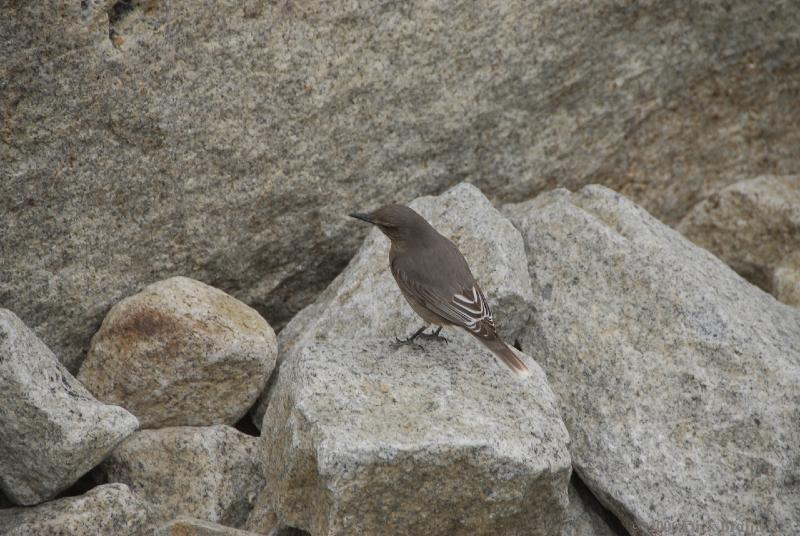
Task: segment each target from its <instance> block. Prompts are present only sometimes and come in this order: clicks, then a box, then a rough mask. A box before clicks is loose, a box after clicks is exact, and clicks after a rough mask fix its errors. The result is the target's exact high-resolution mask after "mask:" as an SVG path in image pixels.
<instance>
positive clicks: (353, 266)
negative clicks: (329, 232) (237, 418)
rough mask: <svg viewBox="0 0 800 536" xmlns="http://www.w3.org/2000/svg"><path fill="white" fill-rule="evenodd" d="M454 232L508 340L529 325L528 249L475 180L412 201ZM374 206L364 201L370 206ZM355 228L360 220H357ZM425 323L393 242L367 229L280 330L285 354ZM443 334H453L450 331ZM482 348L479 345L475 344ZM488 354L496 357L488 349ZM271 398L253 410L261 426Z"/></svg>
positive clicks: (387, 335) (394, 333)
mask: <svg viewBox="0 0 800 536" xmlns="http://www.w3.org/2000/svg"><path fill="white" fill-rule="evenodd" d="M409 206H410V207H412V208H413V209H414V210H416V211H418V212H419V213H420V214H421V215H422V216H424V217H425V218H426V219H427V220H428V221H429V222H430V223H431V224H432V225H433V226H434V227H436V229H437V230H438V231H439V232H440V233H442V234H444V235H445V236H447V237H448V238H450V239H451V240H452V241H453V242H454V243H455V244H456V245H457V246H458V247H459V249H460V250H461V252H462V253H463V254H464V256H465V257H466V259H467V261H468V263H469V265H470V268H471V269H472V273H473V274H474V275H475V277H476V279H477V280H478V281H479V282H480V284H481V286H482V287H483V290H484V293H485V294H486V297H487V299H488V300H489V304H490V305H491V307H492V311H493V313H494V317H495V322H496V323H497V325H498V330H499V332H500V333H501V334H502V335H503V336H504V337H505V338H506V339H507V340H508V341H509V342H512V343H513V342H514V340H515V339H516V338H517V337H519V334H520V330H521V329H523V327H524V326H526V325H527V318H528V315H529V311H530V306H531V303H532V302H531V284H530V277H529V276H528V271H527V269H526V266H527V260H526V258H525V248H524V245H523V243H522V238H521V237H520V234H519V231H517V230H516V229H514V227H513V226H512V225H511V223H509V222H508V220H506V219H505V218H504V217H503V216H502V215H501V214H500V213H499V212H498V211H497V210H495V208H494V207H493V206H492V204H491V203H490V202H489V200H488V199H486V197H484V195H483V194H482V193H481V192H480V190H478V189H477V188H475V187H474V186H472V185H471V184H467V183H462V184H459V185H457V186H455V187H453V188H451V189H449V190H448V191H447V192H445V193H443V194H442V195H439V196H436V197H432V196H426V197H420V198H418V199H415V200H414V201H412V202H411V203H410V204H409ZM373 208H377V207H366V208H365V210H366V209H373ZM352 222H353V223H352V225H353V227H354V228H358V227H359V226H360V225H363V224H361V223H360V222H358V221H356V220H352ZM420 326H422V321H421V320H420V319H419V317H418V316H417V315H416V314H415V313H414V312H413V311H412V310H411V308H410V307H409V305H408V303H407V302H406V301H405V299H404V298H403V296H402V295H401V294H400V290H399V289H398V288H397V283H396V282H395V280H394V278H393V277H392V274H391V272H390V271H389V240H388V239H387V238H386V237H385V236H384V235H383V234H382V233H381V232H380V231H379V230H377V229H373V230H372V232H370V234H369V236H368V237H367V239H366V240H365V241H364V244H363V245H362V246H361V249H360V250H359V252H358V253H357V254H356V256H355V257H354V258H353V259H352V261H351V262H350V264H349V265H348V266H347V268H346V269H345V270H344V272H343V273H341V274H340V275H339V276H338V277H337V278H336V280H335V281H334V282H333V283H331V285H330V286H329V287H328V288H327V289H326V290H325V292H323V293H322V294H321V295H320V296H319V297H318V298H317V300H316V301H315V302H314V303H313V304H312V305H310V306H308V307H306V308H305V309H304V310H303V311H301V312H300V313H298V315H297V316H296V317H295V318H293V319H292V321H291V322H290V323H289V324H288V325H287V326H286V328H284V330H283V331H281V333H280V335H279V347H280V355H281V356H286V355H288V354H290V353H291V352H292V350H293V348H294V347H296V346H298V345H302V344H306V343H308V342H309V341H313V340H324V339H328V338H332V337H337V336H340V337H345V338H353V339H358V338H364V337H383V338H385V339H387V340H389V339H393V338H394V337H395V336H399V337H403V336H406V335H409V334H411V333H413V332H414V331H416V330H417V329H418V328H419V327H420ZM444 333H445V334H448V336H450V335H449V333H454V332H452V331H450V330H445V331H444ZM474 344H475V345H476V347H479V343H477V342H475V343H474ZM485 353H486V359H487V360H494V357H492V354H491V353H490V352H489V351H488V350H486V351H485ZM265 406H266V398H265V397H263V396H262V399H261V400H260V401H259V404H258V406H257V407H256V409H255V411H254V412H253V416H254V418H253V422H254V423H255V424H256V426H261V419H262V417H263V415H264V410H265Z"/></svg>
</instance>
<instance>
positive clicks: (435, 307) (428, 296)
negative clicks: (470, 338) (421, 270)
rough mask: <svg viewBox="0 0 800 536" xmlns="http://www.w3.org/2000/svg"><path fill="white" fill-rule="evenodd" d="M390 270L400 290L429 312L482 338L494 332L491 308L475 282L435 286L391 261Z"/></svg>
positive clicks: (492, 334)
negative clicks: (452, 286) (450, 287)
mask: <svg viewBox="0 0 800 536" xmlns="http://www.w3.org/2000/svg"><path fill="white" fill-rule="evenodd" d="M392 273H393V274H394V276H395V279H396V280H397V284H398V285H399V286H400V290H402V291H403V292H404V293H406V294H409V295H411V296H413V297H414V299H416V300H417V301H419V302H420V303H421V304H422V305H424V306H425V307H426V308H427V309H428V310H430V311H431V312H433V313H435V314H437V315H439V316H441V317H442V318H444V319H445V320H447V321H449V322H450V323H452V324H455V325H457V326H461V327H463V328H465V329H467V330H468V331H470V332H471V333H472V334H473V335H476V336H478V337H482V338H491V337H493V336H495V334H496V329H495V325H494V318H493V317H492V311H491V309H489V304H488V303H487V302H486V297H485V296H484V295H483V292H482V291H481V288H480V287H479V286H478V283H476V282H474V281H473V282H472V284H471V285H469V286H467V287H464V288H461V289H460V290H459V291H458V292H453V293H451V292H447V291H442V290H437V289H436V288H434V287H433V286H430V285H426V284H425V283H422V282H420V281H419V279H418V278H413V277H409V274H408V273H407V272H405V271H403V269H402V268H400V267H398V266H397V263H393V264H392Z"/></svg>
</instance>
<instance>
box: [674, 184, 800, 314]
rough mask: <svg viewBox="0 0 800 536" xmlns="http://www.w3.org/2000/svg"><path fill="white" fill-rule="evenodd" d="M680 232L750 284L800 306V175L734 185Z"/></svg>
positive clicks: (683, 224) (693, 215)
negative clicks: (726, 264)
mask: <svg viewBox="0 0 800 536" xmlns="http://www.w3.org/2000/svg"><path fill="white" fill-rule="evenodd" d="M678 230H679V231H680V232H681V233H683V234H684V235H685V236H686V237H687V238H689V239H690V240H691V241H692V242H694V243H695V244H697V245H699V246H701V247H703V248H705V249H707V250H709V251H710V252H712V253H713V254H714V255H716V256H717V257H719V258H720V259H722V260H723V261H725V262H726V263H728V265H730V267H731V268H733V269H734V270H736V271H737V272H738V273H739V274H740V275H742V276H743V277H745V278H746V279H748V280H749V281H750V282H752V283H754V284H756V285H758V286H759V287H761V288H763V289H764V290H766V291H767V292H771V293H772V294H773V295H775V297H776V298H778V299H779V300H781V301H782V302H784V303H788V304H789V305H794V306H795V307H800V175H785V176H781V177H773V176H766V177H758V178H756V179H752V180H747V181H741V182H737V183H735V184H732V185H731V186H729V187H727V188H725V189H724V190H722V191H721V192H719V193H718V194H714V195H713V196H711V197H710V198H709V199H707V200H705V201H703V202H702V203H700V204H698V205H697V206H696V207H695V208H694V209H693V210H692V211H691V212H690V213H689V214H687V215H686V217H685V218H684V219H683V221H681V223H680V225H679V226H678Z"/></svg>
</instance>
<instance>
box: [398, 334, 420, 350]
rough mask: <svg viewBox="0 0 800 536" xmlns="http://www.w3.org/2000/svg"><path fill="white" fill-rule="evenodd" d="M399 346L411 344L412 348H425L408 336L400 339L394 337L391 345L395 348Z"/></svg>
mask: <svg viewBox="0 0 800 536" xmlns="http://www.w3.org/2000/svg"><path fill="white" fill-rule="evenodd" d="M401 346H411V347H414V348H419V349H420V350H424V349H425V348H424V347H423V346H422V345H421V344H417V343H416V342H414V340H413V339H412V338H411V337H409V338H408V339H401V338H400V337H395V338H394V342H393V343H392V347H393V348H394V349H395V350H396V349H398V348H400V347H401Z"/></svg>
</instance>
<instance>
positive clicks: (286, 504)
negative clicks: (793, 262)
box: [0, 181, 800, 536]
mask: <svg viewBox="0 0 800 536" xmlns="http://www.w3.org/2000/svg"><path fill="white" fill-rule="evenodd" d="M766 184H772V183H769V182H763V181H759V182H758V183H757V185H761V186H763V187H764V188H767V186H766ZM781 184H784V183H781ZM753 187H754V186H753V185H747V188H753ZM773 187H776V186H774V185H772V186H769V188H773ZM769 188H767V189H769ZM731 195H733V196H738V195H740V194H731ZM754 197H755V198H759V199H760V198H761V197H760V196H754ZM721 199H722V198H721ZM411 206H412V207H414V208H415V209H416V210H418V211H419V212H420V213H421V214H422V215H423V216H425V217H426V218H427V219H428V220H429V221H430V222H431V223H432V224H433V225H434V226H435V227H436V228H438V229H439V230H440V231H441V232H442V233H443V234H445V235H447V236H449V237H451V238H452V239H453V241H454V242H455V243H456V244H457V245H458V247H459V248H460V249H461V251H462V252H463V253H464V255H465V257H466V258H467V260H468V261H469V263H470V265H471V267H472V269H473V272H474V273H475V275H476V277H477V279H478V280H479V282H480V283H481V285H482V287H483V290H484V292H485V294H486V296H487V298H488V299H489V301H490V304H491V306H492V308H493V310H494V314H495V317H496V319H497V322H498V324H499V328H500V332H501V333H502V334H503V336H504V337H505V338H506V339H507V340H508V341H510V342H515V343H516V344H517V345H519V346H520V347H521V348H522V350H523V351H524V352H523V353H524V354H526V357H525V358H526V359H527V360H528V365H529V367H530V369H531V375H530V377H528V378H527V379H525V380H519V379H517V378H516V377H514V376H513V375H512V374H510V373H509V372H508V371H507V370H506V369H505V368H503V367H502V366H501V365H500V364H498V363H497V362H496V361H495V360H494V358H493V356H492V355H491V354H490V353H489V352H488V351H487V350H485V349H484V348H483V347H482V346H480V345H479V344H477V343H476V342H475V341H474V340H472V339H471V338H469V337H468V336H467V335H465V334H460V333H458V332H454V331H451V332H445V335H446V336H447V337H448V338H449V342H443V341H438V340H423V341H422V342H421V343H420V344H419V345H398V344H397V343H396V342H395V340H394V337H395V336H405V335H407V334H410V333H411V332H413V331H414V330H416V329H417V328H418V327H419V326H420V323H419V320H418V319H417V318H416V317H415V316H414V314H413V313H412V312H411V310H410V308H409V307H408V306H407V305H406V304H405V303H404V301H403V298H402V296H401V295H400V292H399V290H398V289H397V288H396V286H395V284H394V281H393V280H392V278H391V275H390V273H389V270H388V267H387V249H388V241H387V240H386V239H385V238H384V237H383V236H382V235H381V234H379V232H378V231H377V230H373V231H372V232H371V233H370V234H369V236H368V237H367V238H366V240H365V241H364V242H363V244H362V247H361V249H360V250H359V251H358V252H357V254H356V255H355V257H353V259H352V260H351V262H350V264H349V265H348V266H347V267H346V268H345V269H344V270H343V271H342V272H341V273H340V274H339V275H338V276H337V278H336V279H335V280H334V281H333V282H332V283H331V284H330V286H329V287H328V288H327V289H326V290H325V291H324V292H322V293H321V294H320V295H319V296H318V297H317V300H316V301H315V302H314V303H313V304H311V305H309V306H308V307H307V308H305V309H304V310H303V311H301V312H300V313H299V314H298V315H296V316H295V317H294V318H293V319H292V321H291V322H290V323H289V324H288V325H287V326H286V328H285V329H284V330H283V331H282V332H281V333H280V334H279V335H278V337H277V338H276V337H275V334H274V333H273V331H272V328H271V327H270V326H269V324H267V323H266V321H264V320H263V319H262V318H261V317H260V315H259V314H258V313H256V312H255V311H254V310H252V309H250V308H249V307H247V306H246V305H244V304H242V303H240V302H238V301H237V300H235V299H233V298H232V297H230V296H228V295H226V294H224V293H223V292H221V291H219V290H217V289H214V288H212V287H209V286H207V285H205V284H202V283H200V282H197V281H194V280H191V279H188V278H182V277H179V278H171V279H168V280H165V281H161V282H158V283H155V284H153V285H150V286H149V287H147V288H145V289H144V290H143V291H142V292H141V293H139V294H136V295H133V296H130V297H128V298H126V299H125V300H122V301H121V302H120V303H118V304H116V305H115V306H114V307H113V308H112V309H111V311H110V312H109V313H108V315H107V317H106V319H105V321H104V322H103V324H102V326H101V327H100V329H99V331H97V333H96V334H95V335H94V337H93V339H92V346H91V350H90V353H89V355H88V357H87V359H86V360H85V361H84V363H83V366H82V368H81V370H80V371H79V372H78V375H77V379H76V378H74V377H72V376H71V375H70V373H69V372H68V371H67V370H66V369H65V368H64V367H63V366H62V365H61V364H60V363H59V362H58V360H57V359H56V357H55V356H54V355H53V354H52V352H50V350H48V348H47V347H46V346H45V345H44V344H43V343H42V342H41V341H40V340H39V339H38V338H37V337H36V335H35V334H34V333H33V332H32V331H31V330H30V329H28V328H27V327H26V326H25V325H24V324H23V323H22V321H21V320H20V319H19V318H17V317H16V316H15V315H14V314H13V313H11V312H10V311H7V310H0V387H2V389H0V402H2V403H1V404H0V439H2V442H0V489H2V491H3V493H4V494H5V495H6V496H7V497H8V500H9V501H11V502H12V503H14V504H15V505H30V506H28V507H21V506H10V507H9V505H3V503H2V502H0V506H2V508H0V533H2V534H9V535H14V536H22V535H31V536H32V535H37V536H39V535H51V534H52V535H55V534H61V533H60V532H59V531H65V532H66V533H68V534H74V535H78V536H82V535H87V536H88V535H94V534H115V535H121V536H128V535H130V536H155V535H157V536H179V535H180V536H185V535H197V536H248V535H255V534H261V535H269V536H296V535H300V534H311V535H312V536H339V535H352V534H363V535H365V536H371V535H385V534H392V535H398V536H402V535H418V534H426V535H431V536H466V535H470V536H472V535H486V536H501V535H508V536H529V535H548V536H549V535H563V536H588V535H603V536H605V535H611V534H624V533H625V531H628V533H629V534H632V535H639V534H647V535H662V534H663V535H677V536H683V535H687V536H688V535H690V534H698V533H703V534H704V533H715V534H716V533H720V534H724V533H726V531H727V532H731V531H740V532H742V533H759V534H761V533H764V534H795V533H798V532H799V531H800V514H798V513H799V512H800V489H799V488H798V482H800V454H799V453H798V450H797V448H796V445H797V441H796V439H797V438H798V437H800V311H798V310H797V309H796V308H792V307H790V306H787V305H785V304H782V303H780V302H778V301H777V300H775V298H774V297H773V296H771V295H769V294H767V293H765V292H763V291H762V290H761V289H759V288H757V287H756V286H754V285H752V284H751V283H750V282H748V281H746V280H745V279H743V278H742V277H740V276H739V275H738V274H737V273H736V272H734V271H733V270H732V269H731V268H730V267H729V266H728V265H726V264H725V263H723V262H722V261H721V260H720V259H718V258H716V257H714V256H713V255H712V254H711V253H709V252H708V251H706V250H703V249H701V248H700V247H699V246H697V245H695V244H693V243H692V242H690V241H689V240H687V239H686V238H684V237H683V236H682V235H681V234H679V233H678V232H676V231H674V230H672V229H670V228H669V227H667V226H665V225H664V224H662V223H661V222H659V221H658V220H656V219H655V218H653V217H652V216H651V215H649V214H648V213H647V212H646V211H645V210H643V209H642V208H640V207H638V206H637V205H635V204H634V203H632V202H631V201H629V200H628V199H626V198H625V197H623V196H621V195H619V194H618V193H615V192H613V191H611V190H608V189H606V188H604V187H600V186H588V187H585V188H583V189H581V190H579V191H577V192H574V193H572V192H569V191H567V190H563V189H556V190H553V191H550V192H548V193H545V194H542V195H540V196H538V197H536V198H534V199H532V200H529V201H527V202H524V203H519V204H510V205H505V206H503V207H502V210H501V211H498V210H497V209H495V208H494V207H493V206H492V204H491V203H490V202H489V200H488V199H486V198H485V197H484V196H483V194H482V193H481V192H480V191H479V190H478V189H477V188H475V187H474V186H471V185H469V184H460V185H458V186H456V187H454V188H452V189H450V190H448V191H446V192H445V193H443V194H442V195H439V196H437V197H421V198H418V199H416V200H414V201H413V202H412V203H411ZM728 206H730V205H729V204H727V202H723V201H721V202H720V207H728ZM780 206H784V205H780ZM359 208H362V207H359ZM363 208H370V207H363ZM713 208H714V207H705V206H698V207H697V208H696V209H695V211H693V212H692V213H691V214H690V216H689V217H688V218H687V219H686V220H684V224H682V229H683V230H684V231H685V232H687V234H690V235H691V234H692V233H691V232H690V231H689V229H690V228H697V229H700V228H702V229H705V230H708V229H711V228H713V226H706V227H703V226H701V225H699V224H698V225H695V227H692V226H691V225H690V223H691V224H694V223H696V222H699V221H705V220H703V218H705V216H702V217H701V216H700V215H699V214H701V213H702V214H706V213H707V214H709V215H711V214H713V213H714V211H713ZM728 213H729V211H727V210H726V211H723V212H722V214H721V215H719V217H718V218H717V219H716V220H715V221H720V222H722V221H724V220H725V218H723V215H724V214H728ZM783 214H784V215H783V216H780V217H777V218H776V219H775V218H774V219H772V220H769V221H767V220H768V219H765V218H762V219H761V220H760V221H763V222H766V223H764V227H765V228H767V227H769V228H774V227H780V226H781V225H783V226H784V227H782V228H787V229H788V228H791V222H793V221H794V220H793V218H794V216H793V214H794V213H793V209H792V208H789V209H786V211H785V212H784V213H783ZM465 215H468V217H467V216H465ZM708 217H709V218H710V217H711V216H708ZM715 217H716V216H715ZM725 217H727V216H725ZM776 222H781V223H776ZM787 222H788V223H787ZM720 225H721V224H720ZM767 234H768V233H767V232H766V231H764V232H762V236H766V235H767ZM790 234H791V233H790ZM698 236H704V235H703V233H699V234H698V235H696V236H694V235H693V238H694V239H695V240H697V241H700V240H701V238H698ZM705 236H722V235H721V234H717V235H713V234H712V233H710V232H708V233H707V234H706V235H705ZM791 238H792V239H794V238H795V237H794V236H793V235H792V236H791ZM743 240H744V241H743V242H742V244H744V245H742V248H743V249H747V248H749V247H750V246H748V245H747V244H748V242H747V240H746V239H743ZM712 243H722V242H720V240H717V239H712ZM764 247H767V248H768V249H769V250H770V251H778V250H780V251H783V250H781V247H782V246H781V244H778V243H775V244H774V245H772V246H764ZM733 249H735V248H733ZM727 251H732V249H729V250H727ZM743 255H744V253H742V254H741V255H740V257H738V258H745V257H744V256H743ZM762 257H763V258H764V266H765V267H770V266H773V265H774V264H776V263H777V261H776V263H773V262H772V261H771V260H769V259H767V257H768V256H767V255H762ZM754 258H755V257H750V259H751V260H752V259H754ZM776 258H777V257H776ZM781 258H783V257H781ZM725 260H726V261H727V262H729V263H730V264H731V265H732V266H735V265H736V262H737V261H736V260H735V259H734V258H732V257H730V258H726V259H725ZM748 262H749V261H748ZM777 264H781V266H785V263H782V262H781V263H777ZM766 269H767V268H765V270H766ZM259 393H261V397H260V399H259V400H258V401H256V397H257V396H258V394H259ZM112 404H114V405H112ZM248 409H250V410H251V413H250V416H249V417H246V418H245V419H243V420H242V419H241V417H242V416H243V415H245V413H246V412H247V411H248ZM250 417H252V419H253V422H255V423H256V424H257V426H258V427H260V431H261V435H260V437H253V436H252V435H249V434H246V433H243V432H242V431H240V430H237V429H235V428H233V426H232V425H236V426H237V427H238V428H240V429H241V430H249V429H252V424H251V423H250V422H249V420H248V419H249V418H250ZM137 418H138V421H137ZM139 423H141V428H143V429H138V430H137V428H139V427H140V426H139ZM87 472H88V474H87ZM78 479H80V482H79V484H78V485H77V486H74V487H72V488H70V486H72V485H73V484H74V483H75V482H76V481H78ZM92 485H94V486H95V487H93V488H91V486H92ZM87 487H88V488H91V489H88V491H87V489H86V488H87ZM67 488H70V489H68V490H67V491H66V492H64V490H65V489H67ZM59 494H61V495H59ZM76 494H78V495H77V496H76ZM0 499H1V497H0Z"/></svg>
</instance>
